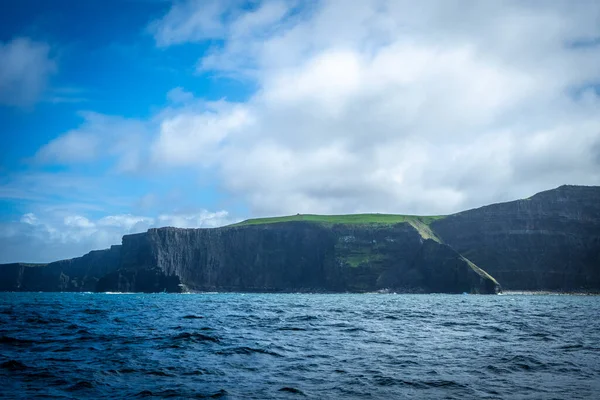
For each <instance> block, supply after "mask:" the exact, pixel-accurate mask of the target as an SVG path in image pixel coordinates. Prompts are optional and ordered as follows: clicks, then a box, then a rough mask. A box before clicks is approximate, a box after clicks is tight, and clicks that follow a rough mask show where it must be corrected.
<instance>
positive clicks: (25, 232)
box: [0, 210, 235, 263]
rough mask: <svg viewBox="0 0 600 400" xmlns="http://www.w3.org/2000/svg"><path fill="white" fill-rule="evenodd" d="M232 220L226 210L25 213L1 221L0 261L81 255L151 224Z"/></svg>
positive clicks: (194, 224) (195, 224)
mask: <svg viewBox="0 0 600 400" xmlns="http://www.w3.org/2000/svg"><path fill="white" fill-rule="evenodd" d="M233 222H235V221H234V220H233V219H232V218H231V217H230V216H229V214H228V213H227V212H226V211H216V212H209V211H207V210H200V211H198V212H197V213H188V214H179V213H173V214H169V215H160V216H158V217H156V218H155V217H147V216H136V215H130V214H117V215H109V216H105V217H102V218H99V219H90V218H88V217H86V216H84V215H79V214H65V213H64V211H61V212H46V213H44V214H43V215H39V216H38V215H35V214H33V213H27V214H24V215H23V216H22V217H21V219H20V220H19V221H18V222H16V221H15V222H8V223H2V224H0V263H7V262H17V261H21V262H50V261H56V260H60V259H66V258H72V257H78V256H81V255H83V254H85V253H87V252H89V251H90V250H94V249H104V248H108V247H110V246H111V245H113V244H120V243H121V238H122V236H123V235H126V234H131V233H137V232H145V231H146V230H148V229H149V228H152V227H162V226H175V227H181V228H211V227H217V226H222V225H227V224H230V223H233Z"/></svg>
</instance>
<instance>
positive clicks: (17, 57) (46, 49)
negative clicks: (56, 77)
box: [0, 37, 56, 107]
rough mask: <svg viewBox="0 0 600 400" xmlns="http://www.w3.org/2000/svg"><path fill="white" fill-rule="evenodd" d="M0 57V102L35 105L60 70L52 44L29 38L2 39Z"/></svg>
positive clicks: (23, 105) (10, 104)
mask: <svg viewBox="0 0 600 400" xmlns="http://www.w3.org/2000/svg"><path fill="white" fill-rule="evenodd" d="M0 60H2V62H0V105H7V106H17V107H28V106H31V105H33V104H34V103H36V102H37V101H38V99H39V98H40V96H41V94H42V92H43V91H44V89H45V87H46V82H47V80H48V77H49V76H50V75H51V74H52V73H54V72H56V64H55V62H54V61H53V60H52V58H51V57H50V46H48V44H46V43H43V42H36V41H33V40H31V39H29V38H25V37H23V38H15V39H12V40H11V41H9V42H6V43H2V42H0Z"/></svg>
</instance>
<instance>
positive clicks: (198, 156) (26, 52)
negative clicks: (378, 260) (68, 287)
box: [0, 0, 600, 262]
mask: <svg viewBox="0 0 600 400" xmlns="http://www.w3.org/2000/svg"><path fill="white" fill-rule="evenodd" d="M599 20H600V5H599V4H598V3H597V2H594V1H580V2H577V3H575V4H571V3H570V2H567V1H547V2H523V1H514V2H513V1H502V2H500V1H498V2H495V1H490V2H472V1H466V0H448V1H443V2H442V1H424V2H420V3H419V6H416V5H415V3H414V2H411V1H403V0H394V1H392V0H365V1H363V2H353V3H352V4H350V3H349V2H344V1H336V0H314V1H308V2H300V1H295V0H272V1H270V0H266V1H259V0H252V1H236V0H224V1H216V0H187V1H186V0H182V1H175V2H169V1H158V0H156V1H153V0H129V1H117V0H110V1H100V0H98V1H96V0H90V1H76V0H56V1H51V2H50V1H44V0H40V1H31V0H20V1H4V2H0V59H1V60H2V63H0V123H1V124H0V140H1V144H2V146H0V262H12V261H30V262H43V261H51V260H54V259H60V258H67V257H73V256H77V255H80V254H83V253H85V252H87V251H89V250H92V249H97V248H104V247H107V246H109V245H110V244H115V243H119V242H120V238H121V236H122V235H123V234H127V233H133V232H139V231H144V230H146V229H148V228H149V227H154V226H166V225H171V226H181V227H214V226H220V225H224V224H227V223H230V222H234V221H237V220H240V219H244V218H247V217H254V216H267V215H282V214H295V213H297V212H311V213H352V212H390V213H413V214H440V213H451V212H456V211H459V210H461V209H465V208H470V207H477V206H480V205H483V204H486V203H491V202H497V201H505V200H511V199H515V198H520V197H526V196H529V195H531V194H533V193H535V192H537V191H540V190H545V189H550V188H553V187H556V186H558V185H561V184H587V185H598V184H599V183H600V172H599V171H600V100H599V96H600V89H599V88H600V24H599V23H598V21H599Z"/></svg>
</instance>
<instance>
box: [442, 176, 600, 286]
mask: <svg viewBox="0 0 600 400" xmlns="http://www.w3.org/2000/svg"><path fill="white" fill-rule="evenodd" d="M431 228H432V229H433V230H434V231H435V232H436V233H437V234H438V235H439V236H440V237H441V238H442V239H443V240H444V242H445V243H447V244H449V245H450V246H452V248H454V249H455V250H456V251H458V252H460V253H461V254H463V255H464V256H465V257H468V258H469V260H471V261H473V262H474V263H475V264H477V265H480V266H482V267H483V268H485V270H486V271H487V272H489V273H490V274H491V275H492V276H494V277H495V278H496V279H497V280H498V281H499V282H500V283H501V284H502V287H503V288H505V289H512V290H564V291H578V290H584V291H585V290H592V291H598V290H599V289H600V187H586V186H561V187H559V188H557V189H554V190H549V191H545V192H541V193H538V194H536V195H534V196H532V197H530V198H528V199H524V200H517V201H512V202H508V203H501V204H493V205H489V206H485V207H481V208H478V209H475V210H469V211H464V212H461V213H458V214H454V215H451V216H448V217H446V218H444V219H440V220H436V221H434V222H432V224H431Z"/></svg>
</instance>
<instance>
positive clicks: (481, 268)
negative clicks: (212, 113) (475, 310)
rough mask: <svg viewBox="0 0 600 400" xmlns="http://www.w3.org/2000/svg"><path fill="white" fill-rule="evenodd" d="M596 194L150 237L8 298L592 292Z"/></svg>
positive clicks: (33, 271)
mask: <svg viewBox="0 0 600 400" xmlns="http://www.w3.org/2000/svg"><path fill="white" fill-rule="evenodd" d="M599 204H600V188H599V187H581V186H561V187H559V188H557V189H554V190H550V191H547V192H542V193H539V194H537V195H535V196H532V197H531V198H529V199H524V200H518V201H513V202H508V203H501V204H494V205H490V206H486V207H482V208H479V209H474V210H469V211H464V212H461V213H457V214H454V215H450V216H438V217H417V216H399V215H382V214H363V215H350V216H314V215H310V216H306V215H305V216H302V215H298V216H290V217H283V218H272V219H261V220H249V221H245V222H243V223H240V224H236V225H231V226H226V227H222V228H213V229H180V228H169V227H167V228H158V229H150V230H148V231H147V232H145V233H139V234H134V235H126V236H124V237H123V241H122V244H121V245H118V246H112V247H111V248H110V249H107V250H100V251H92V252H90V253H88V254H86V255H84V256H83V257H79V258H74V259H72V260H63V261H58V262H54V263H50V264H47V265H30V264H21V263H15V264H5V265H0V290H4V291H7V290H8V291H120V292H162V291H167V292H180V291H247V292H255V291H259V292H298V291H303V292H371V291H379V290H381V291H396V292H410V293H431V292H443V293H463V292H467V293H496V292H498V291H499V290H501V288H505V289H511V290H562V291H569V290H571V291H586V290H589V291H594V290H596V291H597V290H598V289H600V206H599Z"/></svg>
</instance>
